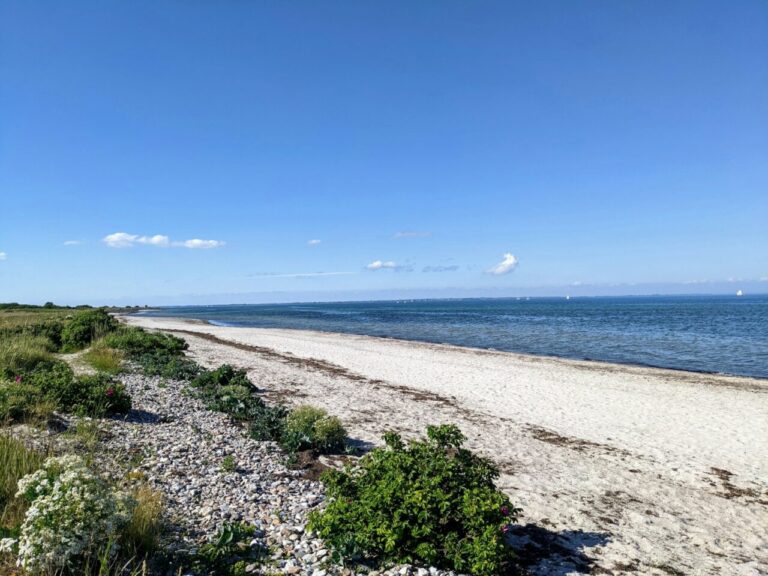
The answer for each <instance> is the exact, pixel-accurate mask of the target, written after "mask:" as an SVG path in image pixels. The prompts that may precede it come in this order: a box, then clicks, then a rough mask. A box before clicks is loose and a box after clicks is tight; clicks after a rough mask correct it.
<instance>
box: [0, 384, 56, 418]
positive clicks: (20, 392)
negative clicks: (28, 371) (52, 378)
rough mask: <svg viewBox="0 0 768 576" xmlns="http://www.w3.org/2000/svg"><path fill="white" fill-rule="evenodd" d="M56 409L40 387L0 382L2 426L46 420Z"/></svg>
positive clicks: (0, 416)
mask: <svg viewBox="0 0 768 576" xmlns="http://www.w3.org/2000/svg"><path fill="white" fill-rule="evenodd" d="M54 409H55V406H54V405H53V404H52V403H51V402H49V401H47V400H46V398H45V396H44V395H43V392H42V390H40V389H39V388H38V387H36V386H34V385H32V384H27V383H24V382H22V381H19V382H16V381H13V382H9V381H3V380H0V424H4V423H12V422H25V421H28V420H36V419H38V418H45V417H47V415H48V414H50V412H52V411H53V410H54Z"/></svg>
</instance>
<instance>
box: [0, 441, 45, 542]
mask: <svg viewBox="0 0 768 576" xmlns="http://www.w3.org/2000/svg"><path fill="white" fill-rule="evenodd" d="M44 460H45V454H43V453H42V452H38V451H36V450H30V449H29V448H27V447H26V446H25V445H24V444H23V443H22V442H20V441H19V440H16V439H15V438H12V437H11V436H9V435H8V434H0V463H2V466H0V532H3V531H13V530H14V529H15V528H16V527H18V526H19V525H20V524H21V522H22V520H23V519H24V513H25V512H26V505H25V504H24V502H23V501H22V500H19V499H17V498H16V497H15V496H16V485H17V484H18V482H19V480H20V479H21V478H23V477H24V476H26V475H27V474H29V473H31V472H34V471H35V470H37V469H38V468H40V467H41V466H42V464H43V461H44Z"/></svg>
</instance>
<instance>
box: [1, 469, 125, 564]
mask: <svg viewBox="0 0 768 576" xmlns="http://www.w3.org/2000/svg"><path fill="white" fill-rule="evenodd" d="M17 496H18V497H22V498H24V499H25V500H26V501H27V503H28V504H29V509H28V510H27V512H26V515H25V517H24V522H23V523H22V525H21V531H20V535H19V538H18V540H17V541H15V542H14V541H10V540H4V541H3V547H4V548H5V549H9V548H13V549H14V551H15V552H16V554H17V555H18V564H19V566H21V567H22V568H24V569H25V570H26V571H27V572H29V573H32V574H44V573H49V572H54V571H64V570H66V569H68V570H70V571H75V570H76V569H77V568H78V567H81V566H82V565H83V563H84V562H85V559H86V558H87V557H89V556H91V555H95V554H98V552H99V551H100V550H102V549H103V548H104V546H105V545H106V544H107V542H109V541H111V540H112V539H113V538H114V537H115V536H116V534H117V533H118V531H119V529H120V528H121V526H122V525H123V524H124V523H125V522H126V520H127V518H128V512H127V511H128V509H129V507H130V505H129V503H128V502H127V501H126V500H125V499H124V498H122V497H120V496H119V495H118V494H116V493H114V492H112V490H111V489H110V487H109V486H108V485H107V484H106V483H105V482H104V481H103V480H101V479H100V478H99V477H98V476H97V475H96V474H94V473H93V472H91V471H90V470H89V469H88V468H87V467H86V465H85V463H84V461H83V460H82V458H80V457H78V456H71V455H70V456H61V457H58V458H48V459H47V460H46V461H45V463H44V464H43V467H42V468H41V469H39V470H37V471H36V472H33V473H32V474H30V475H28V476H25V477H24V478H22V479H21V480H20V481H19V484H18V492H17ZM80 573H82V572H80Z"/></svg>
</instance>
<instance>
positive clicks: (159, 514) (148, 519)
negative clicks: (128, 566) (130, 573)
mask: <svg viewBox="0 0 768 576" xmlns="http://www.w3.org/2000/svg"><path fill="white" fill-rule="evenodd" d="M131 496H132V497H133V499H134V500H135V502H136V505H135V508H134V509H133V514H132V515H131V519H130V521H129V522H128V524H126V526H125V528H124V529H123V534H122V538H121V544H122V546H123V547H124V548H125V550H124V552H123V553H124V554H126V553H127V554H128V555H130V556H132V557H133V558H147V557H148V556H150V555H151V554H152V553H153V552H155V551H156V550H157V548H158V544H159V542H160V534H161V532H162V528H163V509H164V506H165V504H164V499H163V495H162V493H161V492H159V491H157V490H155V489H153V488H151V487H150V486H148V485H146V484H142V485H140V486H139V487H137V488H136V489H134V490H133V493H132V494H131Z"/></svg>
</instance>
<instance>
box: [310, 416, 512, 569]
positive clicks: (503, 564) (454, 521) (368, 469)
mask: <svg viewBox="0 0 768 576" xmlns="http://www.w3.org/2000/svg"><path fill="white" fill-rule="evenodd" d="M427 436H428V438H427V440H425V441H418V442H411V443H410V444H409V445H407V446H406V445H405V444H404V443H403V441H402V439H401V438H400V436H398V435H397V434H387V435H385V437H384V440H385V442H386V447H384V448H377V449H375V450H373V451H372V452H371V453H370V454H368V455H367V456H365V457H363V458H362V459H361V460H360V465H359V467H358V468H354V469H352V468H347V469H346V470H344V471H337V470H329V471H327V472H325V473H324V477H323V480H324V482H325V485H326V492H327V494H328V496H329V503H328V506H327V507H326V508H325V510H323V511H319V512H317V511H316V512H313V513H312V514H311V515H310V528H311V529H312V530H315V531H316V532H317V533H318V534H319V536H320V537H321V538H323V539H324V540H325V541H326V542H327V543H328V544H330V545H331V546H332V547H333V548H334V551H335V554H336V555H337V556H341V557H343V558H347V559H353V560H354V559H365V558H368V559H373V558H375V559H378V560H381V561H385V562H397V563H401V562H408V563H413V562H420V563H424V564H427V565H432V566H437V567H441V568H446V569H451V570H456V571H458V572H464V573H470V574H474V575H476V576H491V575H496V574H507V573H509V570H510V569H511V567H512V560H513V558H514V555H513V553H512V551H511V549H510V548H509V547H508V546H507V545H506V544H505V542H504V539H505V534H506V531H507V530H508V529H509V523H510V522H511V521H514V520H515V519H516V515H517V513H518V512H519V510H517V509H515V508H514V507H513V506H512V504H511V503H510V501H509V499H508V498H507V497H506V496H505V495H504V494H502V493H501V492H499V491H498V490H497V489H496V487H495V486H494V483H493V481H494V479H495V478H497V477H498V470H497V469H496V468H495V466H494V465H493V464H492V463H491V462H490V461H489V460H486V459H484V458H481V457H479V456H476V455H474V454H472V453H471V452H470V451H469V450H467V449H465V448H462V443H463V441H464V440H465V438H464V436H463V435H462V434H461V432H460V431H459V429H458V428H457V427H456V426H448V425H446V426H430V427H428V428H427Z"/></svg>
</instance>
